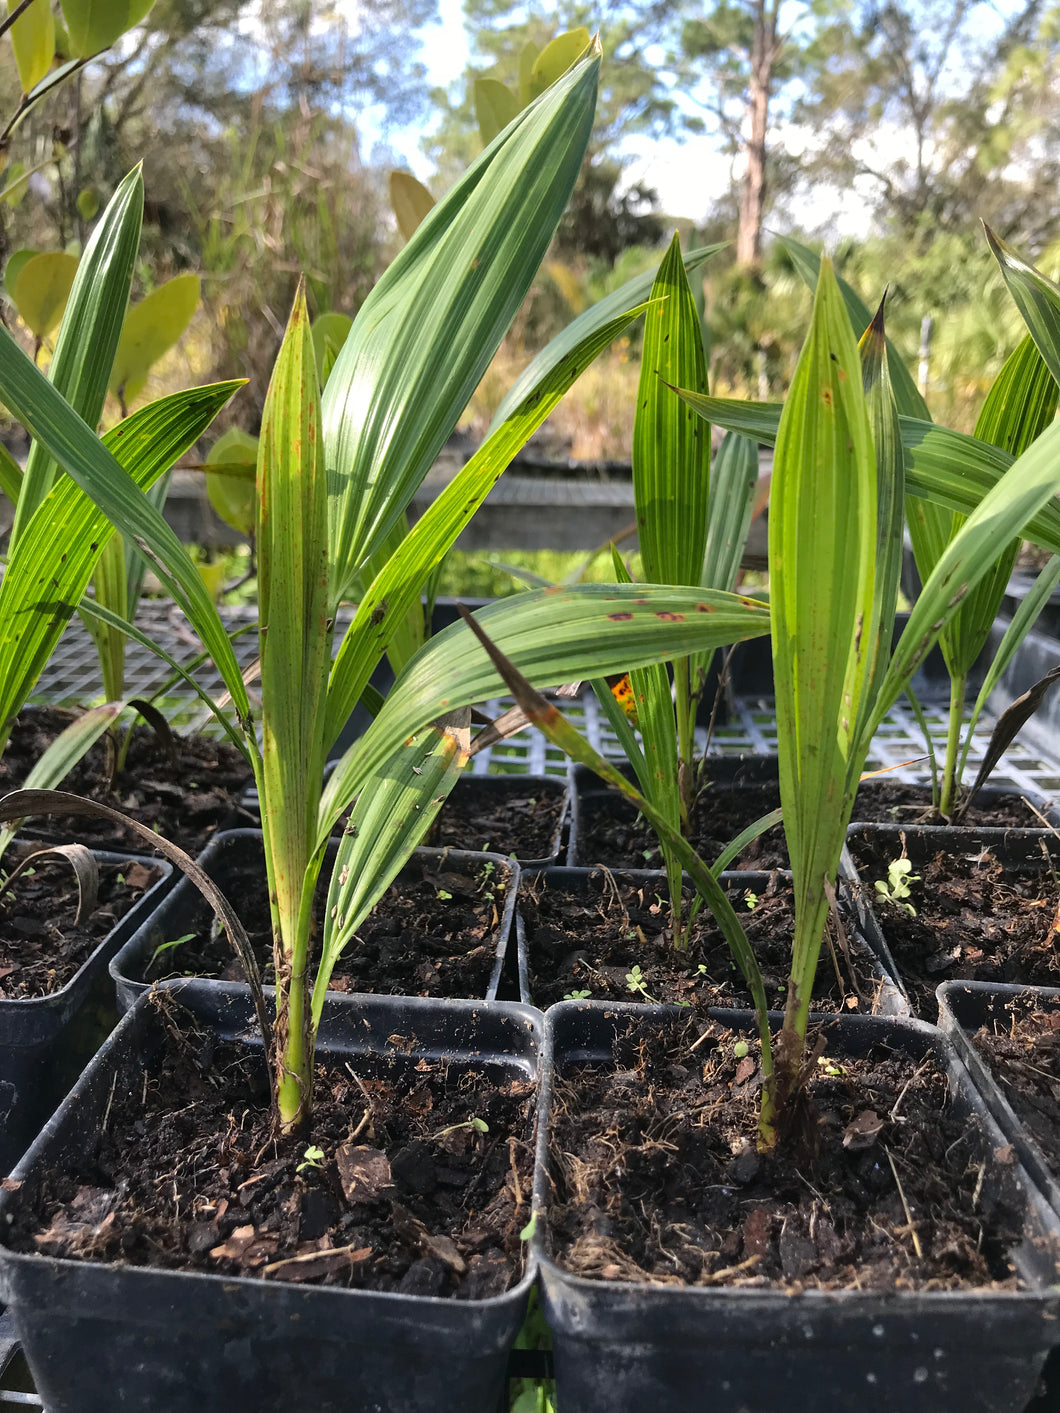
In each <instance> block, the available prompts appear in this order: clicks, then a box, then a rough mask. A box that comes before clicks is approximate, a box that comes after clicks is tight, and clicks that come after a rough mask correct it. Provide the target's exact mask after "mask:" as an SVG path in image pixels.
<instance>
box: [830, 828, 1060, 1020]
mask: <svg viewBox="0 0 1060 1413" xmlns="http://www.w3.org/2000/svg"><path fill="white" fill-rule="evenodd" d="M973 839H974V836H973ZM850 847H851V854H852V856H853V858H854V862H855V864H856V865H857V867H858V872H859V873H860V875H861V878H862V884H863V887H864V888H865V890H866V893H867V896H868V897H869V900H870V901H871V903H872V908H873V911H874V912H875V914H876V918H877V921H878V922H879V925H880V929H881V931H882V932H883V935H884V937H885V938H886V940H887V944H888V946H889V947H890V949H891V955H892V956H893V957H894V961H895V965H896V966H897V967H898V970H899V972H900V973H901V976H902V980H903V982H904V983H905V987H906V991H907V992H908V995H909V1000H910V1003H911V1004H912V1006H913V1010H914V1013H915V1014H916V1015H919V1016H921V1017H922V1018H923V1019H924V1020H931V1021H933V1020H935V1018H936V1017H937V1015H938V1003H937V1001H936V999H935V988H936V986H938V985H939V984H940V983H941V982H943V981H951V980H960V981H1007V982H1021V983H1024V984H1026V985H1032V986H1060V933H1058V932H1057V929H1056V920H1057V902H1058V899H1057V886H1056V876H1055V874H1054V873H1053V871H1052V869H1051V868H1047V867H1045V864H1044V859H1043V866H1042V867H1041V868H1036V867H1035V866H1034V865H1033V864H1021V865H1015V864H1002V863H1001V862H1000V861H999V860H998V858H997V857H996V856H995V855H994V854H991V853H990V852H988V851H987V850H985V849H982V848H977V847H976V845H975V844H974V842H973V841H972V840H970V842H969V847H968V852H967V853H961V854H954V853H942V852H940V853H936V854H934V855H932V856H931V857H924V856H918V857H916V858H915V859H914V864H913V873H912V874H911V875H910V876H909V879H908V882H909V889H910V897H909V899H908V902H909V905H910V906H912V907H914V908H915V909H916V916H915V917H913V916H911V915H910V913H909V912H908V911H907V910H906V909H905V908H904V907H902V906H901V904H898V903H888V902H887V901H886V900H884V899H882V898H881V897H880V895H879V894H878V893H876V891H875V888H874V883H875V881H876V880H880V881H884V880H886V879H887V876H888V866H889V864H890V863H891V861H892V860H893V859H894V856H895V851H894V846H893V845H891V847H890V848H888V847H886V846H885V845H884V844H882V843H880V844H876V843H875V842H873V843H871V844H870V843H868V842H867V841H865V840H864V839H853V840H851V843H850Z"/></svg>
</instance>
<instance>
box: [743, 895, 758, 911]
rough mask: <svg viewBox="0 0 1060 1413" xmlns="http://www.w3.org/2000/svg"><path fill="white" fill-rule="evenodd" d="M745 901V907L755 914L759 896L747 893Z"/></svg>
mask: <svg viewBox="0 0 1060 1413" xmlns="http://www.w3.org/2000/svg"><path fill="white" fill-rule="evenodd" d="M743 900H744V905H745V906H746V907H747V908H748V909H749V910H750V911H751V912H754V910H755V908H757V907H758V894H757V893H745V894H744V899H743Z"/></svg>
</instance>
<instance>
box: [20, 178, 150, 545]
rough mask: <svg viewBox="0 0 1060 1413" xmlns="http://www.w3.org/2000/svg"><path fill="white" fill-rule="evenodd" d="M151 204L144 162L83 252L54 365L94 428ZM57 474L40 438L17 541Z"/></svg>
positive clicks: (60, 384) (66, 392) (56, 379)
mask: <svg viewBox="0 0 1060 1413" xmlns="http://www.w3.org/2000/svg"><path fill="white" fill-rule="evenodd" d="M143 206H144V184H143V173H142V172H141V169H140V168H139V167H137V168H136V169H135V170H134V171H132V172H130V173H129V175H128V176H127V177H126V178H125V180H124V181H123V182H122V183H121V184H120V185H119V187H118V189H117V191H116V192H115V193H114V195H113V197H112V198H111V200H110V202H109V204H108V206H107V209H106V210H105V211H104V213H103V215H102V216H101V217H100V219H99V222H98V224H97V225H96V228H95V230H94V231H93V232H92V238H91V240H90V241H89V243H88V245H87V247H86V249H85V253H84V255H82V257H81V260H80V263H79V264H78V267H77V274H76V275H75V276H74V283H73V287H72V288H71V290H70V297H69V299H68V300H67V302H66V312H65V313H64V315H63V322H62V325H61V327H60V329H59V338H58V340H57V342H56V345H55V356H54V357H53V358H52V362H51V368H50V370H49V377H50V378H51V381H52V383H53V384H54V385H55V387H56V388H57V389H58V391H59V392H61V393H62V395H63V397H64V398H66V400H67V402H69V403H70V405H71V407H73V408H74V409H75V411H77V412H78V413H79V414H80V415H81V417H83V418H84V420H85V421H86V422H87V423H88V425H89V426H90V427H95V425H96V423H97V422H98V421H99V418H100V414H101V413H102V411H103V403H104V401H105V400H106V396H107V379H108V378H109V376H110V367H111V363H112V362H113V361H114V352H115V350H116V348H117V347H118V340H119V338H120V337H121V329H122V323H123V321H124V319H125V309H126V306H127V305H128V302H129V289H130V287H131V285H132V276H133V268H134V266H135V264H136V256H137V254H138V252H139V249H140V224H141V221H142V218H143ZM54 476H55V460H54V458H53V457H52V456H51V455H50V453H49V452H48V449H47V447H45V446H44V445H43V444H42V443H41V442H39V441H35V442H34V444H33V446H31V447H30V452H29V458H28V460H27V462H26V474H25V476H24V478H23V481H22V493H21V495H20V496H19V500H18V505H17V507H16V511H15V522H14V524H13V526H12V527H11V543H12V545H15V544H17V543H18V538H19V536H20V535H21V533H22V531H23V529H24V528H25V526H26V525H27V523H28V522H29V519H30V517H31V516H32V515H33V513H34V511H35V510H36V509H37V507H38V506H39V505H40V503H41V501H42V500H43V499H44V497H45V496H46V495H47V494H48V491H49V490H50V489H51V485H52V481H53V479H54Z"/></svg>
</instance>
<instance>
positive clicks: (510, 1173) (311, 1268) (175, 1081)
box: [5, 998, 534, 1300]
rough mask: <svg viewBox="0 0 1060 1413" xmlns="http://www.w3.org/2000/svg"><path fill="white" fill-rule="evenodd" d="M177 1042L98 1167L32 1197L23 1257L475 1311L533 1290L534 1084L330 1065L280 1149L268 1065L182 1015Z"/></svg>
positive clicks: (400, 1067) (137, 1093)
mask: <svg viewBox="0 0 1060 1413" xmlns="http://www.w3.org/2000/svg"><path fill="white" fill-rule="evenodd" d="M165 1004H167V1005H168V1006H172V1005H173V1002H172V998H165ZM178 1020H179V1021H181V1022H182V1023H181V1024H179V1025H178V1024H176V1023H175V1022H177V1021H178ZM166 1029H167V1034H168V1037H169V1038H168V1039H167V1043H166V1048H165V1052H164V1056H163V1058H162V1060H161V1063H160V1065H159V1067H158V1068H157V1069H156V1070H153V1071H152V1073H151V1075H150V1077H149V1078H148V1077H147V1076H145V1079H144V1084H143V1087H142V1088H141V1086H140V1085H134V1086H133V1087H132V1089H133V1092H128V1091H125V1092H120V1093H118V1094H116V1095H115V1098H114V1102H113V1105H112V1107H111V1110H110V1112H109V1113H108V1115H107V1117H106V1119H105V1121H104V1123H103V1125H102V1131H101V1132H100V1134H99V1135H98V1139H97V1140H96V1142H95V1145H94V1151H90V1152H86V1153H85V1154H83V1155H80V1156H78V1157H77V1158H76V1159H74V1160H73V1162H72V1164H71V1166H70V1168H69V1169H68V1170H66V1171H64V1172H61V1173H55V1174H45V1175H44V1177H43V1179H42V1180H40V1181H39V1182H38V1181H36V1180H34V1181H33V1182H32V1183H31V1184H27V1186H26V1189H25V1190H24V1191H23V1192H22V1193H21V1194H20V1197H19V1199H18V1201H17V1204H16V1208H15V1221H14V1225H13V1226H12V1227H11V1228H10V1229H9V1234H8V1237H7V1240H8V1242H9V1244H10V1245H12V1246H14V1247H15V1248H16V1249H18V1250H21V1251H39V1252H43V1253H45V1254H47V1255H50V1256H60V1257H66V1258H69V1259H73V1260H82V1259H83V1260H88V1259H91V1260H95V1261H106V1262H113V1263H116V1264H121V1265H127V1266H152V1267H154V1268H156V1269H157V1268H163V1269H166V1270H194V1271H209V1272H212V1273H215V1274H217V1275H223V1276H236V1275H238V1276H257V1277H260V1278H261V1279H263V1280H285V1281H311V1282H313V1283H314V1284H318V1285H337V1286H346V1287H350V1288H353V1289H367V1290H379V1291H399V1292H402V1293H404V1294H409V1295H431V1296H451V1297H453V1298H455V1299H461V1300H477V1299H484V1298H486V1297H488V1296H492V1295H497V1294H499V1293H500V1292H502V1291H504V1290H506V1289H507V1288H508V1287H509V1286H511V1285H512V1284H513V1283H515V1282H516V1281H518V1279H519V1277H520V1275H521V1273H522V1250H521V1247H522V1243H521V1242H520V1239H519V1232H520V1229H521V1228H522V1226H523V1225H524V1224H525V1223H526V1221H527V1219H528V1217H529V1211H530V1209H529V1197H530V1190H531V1173H532V1159H533V1112H534V1110H533V1104H534V1086H533V1084H531V1083H530V1082H528V1081H515V1080H510V1079H509V1080H507V1081H506V1082H504V1083H502V1084H500V1085H498V1083H497V1081H496V1080H495V1079H494V1078H491V1077H488V1076H486V1075H484V1074H482V1073H481V1072H476V1071H470V1072H469V1071H466V1070H463V1069H459V1068H457V1067H456V1066H453V1067H452V1068H449V1067H447V1066H446V1065H445V1064H432V1063H429V1062H428V1061H426V1060H420V1061H418V1062H417V1063H416V1064H415V1065H412V1064H410V1063H409V1062H408V1061H406V1060H405V1059H404V1058H403V1057H398V1058H396V1059H395V1060H394V1061H393V1062H392V1063H390V1064H386V1063H384V1062H382V1061H375V1062H373V1060H372V1059H371V1057H358V1058H357V1059H356V1060H353V1061H350V1062H342V1063H338V1062H335V1063H329V1062H322V1063H321V1064H320V1065H318V1067H317V1073H316V1081H315V1089H314V1094H315V1113H314V1117H313V1121H312V1127H311V1131H310V1132H309V1133H307V1134H306V1135H305V1136H304V1137H303V1138H302V1139H300V1140H299V1141H298V1142H297V1143H295V1142H293V1141H287V1142H283V1143H281V1142H278V1141H277V1140H276V1139H275V1138H274V1137H273V1131H272V1123H271V1117H270V1115H269V1112H268V1109H267V1101H268V1083H267V1078H266V1074H265V1070H264V1066H263V1064H262V1060H261V1052H260V1051H255V1052H250V1051H248V1049H247V1048H246V1047H238V1046H235V1045H231V1044H227V1043H223V1044H222V1043H218V1044H215V1042H214V1040H213V1039H212V1037H210V1036H208V1035H204V1034H197V1033H195V1032H194V1031H193V1030H189V1029H188V1028H187V1017H186V1014H185V1013H182V1012H181V1008H180V1007H176V1008H175V1009H174V1012H173V1014H172V1015H171V1016H169V1017H168V1018H167V1026H166ZM10 1185H11V1184H10V1182H7V1183H5V1186H7V1187H10Z"/></svg>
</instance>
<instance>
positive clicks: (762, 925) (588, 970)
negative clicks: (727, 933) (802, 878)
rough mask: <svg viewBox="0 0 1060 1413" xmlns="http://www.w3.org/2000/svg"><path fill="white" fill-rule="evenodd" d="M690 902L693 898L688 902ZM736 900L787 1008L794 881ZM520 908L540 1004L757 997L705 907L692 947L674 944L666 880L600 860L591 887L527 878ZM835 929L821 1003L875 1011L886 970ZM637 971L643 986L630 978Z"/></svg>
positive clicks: (775, 993) (773, 879)
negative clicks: (647, 880)
mask: <svg viewBox="0 0 1060 1413" xmlns="http://www.w3.org/2000/svg"><path fill="white" fill-rule="evenodd" d="M656 888H659V889H661V891H660V892H657V891H656ZM689 901H690V897H689V896H686V898H685V906H686V909H687V906H688V903H689ZM730 901H731V902H732V904H733V906H734V908H735V909H736V911H737V913H738V915H739V917H740V921H741V922H742V923H743V926H744V929H745V931H746V932H747V934H748V937H749V938H750V941H751V944H752V946H753V947H754V949H755V953H756V955H757V957H758V963H759V966H760V967H761V968H762V974H763V980H764V981H765V985H766V993H767V995H768V997H769V1000H770V1005H771V1006H773V1007H777V1006H779V1007H780V1008H781V1009H783V1006H784V1000H785V997H786V995H787V976H788V971H789V969H790V965H791V931H792V924H793V920H794V919H793V912H792V896H791V883H790V881H789V880H788V878H786V877H785V876H784V875H782V874H780V873H779V872H774V873H773V874H771V875H770V876H769V879H768V882H767V883H766V884H765V885H764V886H763V885H762V884H761V883H759V882H756V883H755V884H754V887H753V888H752V887H747V888H738V889H736V891H735V892H734V893H730ZM519 911H520V913H521V915H522V917H523V920H524V923H525V927H526V944H527V958H528V964H529V969H530V974H531V978H532V982H531V995H532V998H533V1002H534V1005H537V1006H551V1005H553V1004H554V1003H555V1002H557V1001H563V1000H568V999H573V1000H585V999H592V1000H594V1001H605V1000H606V1001H642V1000H645V999H649V1000H652V1001H658V1002H660V1003H661V1004H664V1005H696V1006H749V1005H751V1004H752V1001H751V995H750V992H749V991H748V989H747V986H746V983H745V982H744V979H743V975H742V973H741V972H740V970H739V968H738V967H737V965H736V963H735V961H734V960H733V957H732V953H731V952H730V950H729V946H728V943H727V942H726V941H725V939H724V937H723V936H722V934H721V932H720V931H719V929H718V926H717V924H716V923H715V921H714V918H713V917H712V916H711V914H710V913H709V912H708V911H707V910H706V908H705V907H704V908H702V909H701V910H700V912H699V914H698V916H697V917H696V919H695V922H694V923H693V924H692V931H691V935H690V937H689V939H688V949H687V951H686V952H684V953H679V952H677V950H676V949H675V947H674V945H673V929H672V926H671V924H670V904H669V898H668V896H667V895H666V893H665V883H660V884H658V885H646V884H644V883H641V882H640V881H636V880H631V879H629V878H628V877H627V876H625V875H623V874H622V873H621V872H619V873H615V874H612V873H611V872H610V871H609V870H607V869H602V868H601V869H598V870H594V871H593V873H592V875H591V877H590V883H589V891H588V892H585V891H581V890H568V889H567V888H565V887H564V886H563V884H562V882H561V881H560V879H558V878H556V877H549V875H538V876H537V878H535V879H531V880H528V881H524V885H523V891H521V892H520V897H519ZM830 936H831V938H832V939H833V946H832V947H829V946H828V945H826V946H825V947H824V948H823V949H822V952H821V963H820V966H819V968H818V974H817V985H816V986H815V988H814V1007H815V1009H817V1010H824V1011H834V1010H840V1009H842V1010H852V1011H862V1012H871V1011H872V1009H873V1002H874V1000H875V998H876V994H877V991H878V989H879V978H878V977H877V976H876V975H875V973H874V971H873V970H872V966H871V962H870V960H869V958H868V956H867V953H866V950H865V949H864V947H862V946H858V945H852V942H851V939H850V938H849V937H848V936H847V932H846V928H845V927H844V929H843V935H842V937H840V936H839V934H838V933H836V932H835V931H834V930H831V929H830ZM635 967H637V968H639V972H638V973H634V971H633V969H634V968H635ZM634 977H636V978H637V979H638V981H639V985H632V984H631V979H632V978H634Z"/></svg>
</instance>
